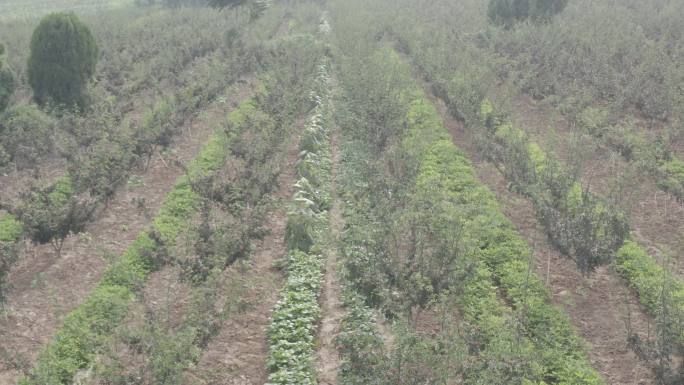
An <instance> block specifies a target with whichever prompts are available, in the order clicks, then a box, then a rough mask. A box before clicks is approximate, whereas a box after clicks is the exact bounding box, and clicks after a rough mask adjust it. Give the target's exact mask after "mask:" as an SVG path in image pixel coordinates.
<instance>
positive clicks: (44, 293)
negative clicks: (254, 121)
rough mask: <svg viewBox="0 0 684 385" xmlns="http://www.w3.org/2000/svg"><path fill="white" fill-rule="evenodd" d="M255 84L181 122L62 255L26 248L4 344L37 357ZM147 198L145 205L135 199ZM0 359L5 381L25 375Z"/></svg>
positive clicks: (1, 330)
mask: <svg viewBox="0 0 684 385" xmlns="http://www.w3.org/2000/svg"><path fill="white" fill-rule="evenodd" d="M251 92H252V86H251V84H250V85H243V86H241V87H239V88H235V92H233V93H232V94H231V95H229V98H230V100H232V101H233V102H232V103H231V104H222V103H214V104H213V105H212V106H210V107H209V108H208V109H207V110H206V111H203V112H202V115H200V116H199V117H197V118H194V119H193V120H192V122H191V123H190V124H188V125H187V126H186V127H184V129H183V131H182V133H181V134H180V135H178V137H177V138H175V140H174V142H173V144H172V145H171V146H170V150H169V151H168V153H169V154H171V155H167V156H166V158H163V157H162V155H160V154H155V156H154V157H153V158H152V161H151V163H150V165H149V168H148V169H147V171H146V172H144V173H143V172H140V173H138V175H136V177H137V179H139V181H140V183H137V185H138V186H137V187H135V188H131V187H126V186H124V187H122V188H121V189H120V190H119V191H117V193H116V195H115V196H114V198H113V199H112V201H111V203H110V204H109V207H108V208H107V209H106V210H104V212H103V213H102V214H101V216H100V217H99V218H98V219H97V220H95V221H94V222H92V223H91V224H89V225H88V227H87V229H86V231H85V232H84V233H82V234H79V235H75V236H71V237H69V238H67V239H66V240H65V242H64V247H63V249H62V257H61V258H58V257H57V256H56V255H55V252H54V251H53V249H52V248H51V246H49V245H39V246H28V247H27V248H26V250H25V251H24V253H23V255H22V258H21V259H20V261H19V262H18V263H17V264H16V265H15V266H14V268H13V269H12V271H11V272H10V276H9V282H10V284H11V285H12V289H11V291H10V293H9V295H8V300H7V308H8V311H7V312H6V314H4V315H3V316H2V317H0V340H2V348H4V349H5V350H6V351H7V352H9V353H11V355H12V356H13V357H14V358H17V357H19V359H20V360H22V361H24V362H26V363H28V364H29V365H30V364H31V363H33V362H34V361H35V359H36V357H37V355H38V353H39V352H40V350H41V348H42V347H43V346H44V345H45V344H46V343H47V342H48V341H49V340H50V339H51V337H52V335H53V334H54V332H55V331H56V330H57V329H58V328H59V327H60V325H61V324H62V321H63V319H64V317H65V316H66V315H67V314H68V313H69V312H70V311H71V310H73V309H74V308H75V307H77V306H78V305H79V304H80V303H81V302H82V301H83V300H84V299H85V298H86V296H87V295H88V293H89V292H90V291H91V290H92V289H93V287H94V286H95V285H96V284H97V282H99V280H100V278H101V275H102V273H103V271H104V270H105V268H106V267H107V266H108V265H109V264H110V263H111V261H112V260H113V259H115V258H117V257H118V256H119V255H120V254H121V253H122V252H123V251H125V250H126V249H127V248H128V247H129V246H130V244H131V243H132V242H133V241H134V240H135V238H136V237H137V235H138V234H139V233H140V232H141V231H142V230H144V229H145V228H146V227H147V226H148V225H149V224H150V223H151V218H154V216H155V214H156V213H157V211H158V209H159V207H160V206H161V203H162V202H163V199H164V197H165V196H166V194H167V193H168V192H169V191H170V190H171V188H172V187H173V185H174V183H175V181H176V179H177V178H178V177H179V176H181V175H182V174H183V172H184V171H183V169H182V168H181V167H178V166H177V165H176V161H179V162H180V163H187V162H189V161H190V160H192V159H193V158H195V156H196V155H197V154H198V153H199V151H200V149H201V148H202V145H203V144H204V143H205V142H206V140H207V139H208V138H209V136H210V135H211V134H212V132H213V131H214V129H216V128H217V126H218V123H219V122H221V121H222V120H223V119H224V118H225V115H226V112H227V111H228V110H230V109H231V108H232V107H233V106H235V105H236V104H237V103H238V102H239V101H241V100H242V99H245V98H247V97H248V96H249V94H251ZM140 200H144V207H143V208H141V207H140V206H139V205H138V204H137V203H136V201H140ZM6 361H7V360H3V359H2V358H0V384H5V383H7V384H9V383H14V382H16V379H17V378H18V376H19V375H20V373H19V372H18V371H17V370H15V369H13V368H12V367H11V366H12V365H11V363H9V362H6Z"/></svg>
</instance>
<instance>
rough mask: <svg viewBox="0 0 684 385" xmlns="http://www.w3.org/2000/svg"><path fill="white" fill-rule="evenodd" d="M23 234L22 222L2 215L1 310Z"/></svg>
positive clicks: (0, 257) (0, 252) (0, 259)
mask: <svg viewBox="0 0 684 385" xmlns="http://www.w3.org/2000/svg"><path fill="white" fill-rule="evenodd" d="M21 234H22V226H21V222H19V221H18V220H17V219H16V218H15V217H14V216H13V215H12V214H9V213H4V214H3V213H0V308H2V307H3V304H4V301H5V285H6V282H5V279H6V277H7V274H8V273H9V271H10V268H11V267H12V264H14V262H15V261H16V260H17V248H16V241H17V240H18V239H19V237H20V236H21Z"/></svg>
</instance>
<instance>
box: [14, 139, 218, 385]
mask: <svg viewBox="0 0 684 385" xmlns="http://www.w3.org/2000/svg"><path fill="white" fill-rule="evenodd" d="M225 140H226V138H225V134H224V133H223V132H222V131H217V132H216V133H215V134H214V136H213V137H212V138H211V140H210V141H209V142H208V144H207V145H206V147H205V148H203V149H202V151H201V152H200V154H199V155H198V157H197V159H196V160H194V161H193V162H192V163H191V164H190V165H189V168H188V175H192V176H193V177H200V176H202V175H205V174H207V173H211V172H213V171H215V170H216V169H218V168H219V167H221V165H222V164H223V162H224V160H225V156H226V152H227V150H228V148H227V146H225V145H223V144H224V141H225ZM59 196H62V197H65V196H69V194H68V193H67V191H61V193H60V194H57V193H55V194H54V195H53V196H52V199H53V200H57V199H58V197H59ZM62 199H63V198H62ZM198 206H199V195H197V194H196V193H195V192H193V191H192V188H191V187H190V184H189V181H188V176H182V177H180V178H179V180H178V181H177V182H176V185H175V186H174V188H173V190H171V192H170V193H169V194H168V195H167V197H166V199H165V200H164V203H163V204H162V207H161V209H160V210H159V214H158V215H157V217H156V218H155V221H154V224H153V228H152V229H151V230H146V231H144V232H143V233H141V234H140V235H139V236H138V238H137V239H136V241H135V242H134V243H133V244H132V245H131V246H130V247H129V248H128V249H127V250H126V251H125V252H124V253H123V255H122V256H121V258H120V259H119V260H118V261H117V262H116V263H115V264H114V265H113V266H111V267H110V268H109V269H107V271H105V273H104V276H103V278H102V281H101V282H100V285H99V286H98V288H97V289H96V290H95V291H94V292H93V293H92V294H91V295H90V297H89V298H88V299H87V300H86V302H85V303H84V304H83V305H81V306H80V307H78V308H77V309H76V310H74V311H73V312H72V313H71V314H70V315H69V316H68V317H67V319H66V320H65V323H64V326H63V327H62V329H61V330H60V331H59V332H58V334H57V336H56V337H55V339H54V340H53V341H52V342H51V343H50V344H49V345H48V347H47V349H46V350H45V351H44V352H43V353H42V354H41V355H40V357H39V359H38V363H37V364H36V367H35V368H34V369H33V370H32V371H31V373H30V375H29V376H28V377H26V378H24V379H23V380H22V385H23V384H26V385H28V384H36V385H37V384H41V385H57V384H69V383H71V380H72V379H73V376H74V374H75V373H76V371H77V370H79V369H83V368H86V367H88V366H89V365H90V364H91V363H92V360H93V359H94V353H95V352H96V351H98V350H99V349H100V348H101V347H102V345H103V343H104V340H105V338H106V337H107V335H108V334H109V333H110V332H111V331H112V330H113V328H114V327H115V326H116V325H117V324H118V323H119V322H120V321H121V319H122V318H123V316H124V315H125V314H126V311H127V309H128V302H129V300H130V299H131V298H132V296H133V290H135V289H136V288H137V287H138V286H139V285H140V284H141V283H142V282H144V281H145V279H146V278H147V277H148V276H149V274H150V273H151V272H152V271H153V270H154V269H157V268H159V267H160V266H161V264H163V263H164V262H165V261H167V260H168V250H167V249H166V247H167V245H168V244H173V243H174V242H175V241H176V238H177V236H178V235H179V234H180V232H181V231H182V230H183V229H184V228H185V227H186V224H187V221H188V220H189V219H190V217H191V216H192V214H194V213H195V212H196V210H197V208H198ZM105 294H106V296H107V297H106V298H107V301H105V300H104V299H103V296H104V295H105ZM109 297H111V298H109ZM112 304H115V305H116V306H112Z"/></svg>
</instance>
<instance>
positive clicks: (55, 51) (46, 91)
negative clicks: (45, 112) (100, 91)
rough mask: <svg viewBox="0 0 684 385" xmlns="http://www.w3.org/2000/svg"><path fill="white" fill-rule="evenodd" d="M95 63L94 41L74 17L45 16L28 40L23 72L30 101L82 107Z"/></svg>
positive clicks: (57, 14) (96, 55)
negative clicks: (26, 65) (31, 98)
mask: <svg viewBox="0 0 684 385" xmlns="http://www.w3.org/2000/svg"><path fill="white" fill-rule="evenodd" d="M97 59H98V48H97V44H96V43H95V39H94V38H93V36H92V35H91V34H90V30H89V29H88V27H87V26H86V25H85V24H83V23H82V22H81V21H80V20H79V19H78V18H77V17H76V15H75V14H74V13H53V14H50V15H48V16H45V17H44V18H43V19H42V20H41V22H40V24H39V25H38V27H36V29H35V31H33V36H32V37H31V55H30V57H29V59H28V70H27V72H28V80H29V84H30V85H31V87H32V88H33V98H34V99H35V101H36V102H37V103H38V104H41V105H43V104H45V103H48V102H53V103H55V104H57V105H65V106H67V107H73V106H74V105H77V106H79V107H83V106H84V105H85V104H86V96H85V95H84V89H85V86H86V84H87V82H88V81H89V80H90V78H92V76H93V75H94V74H95V65H96V64H97Z"/></svg>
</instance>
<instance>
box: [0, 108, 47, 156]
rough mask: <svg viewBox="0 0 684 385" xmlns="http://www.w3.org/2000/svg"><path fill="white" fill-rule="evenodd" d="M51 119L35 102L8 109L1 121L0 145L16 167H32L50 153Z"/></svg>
mask: <svg viewBox="0 0 684 385" xmlns="http://www.w3.org/2000/svg"><path fill="white" fill-rule="evenodd" d="M53 125H54V121H53V119H51V118H50V117H49V116H48V115H46V114H45V113H43V112H42V111H40V110H39V109H38V108H36V107H35V106H34V105H20V106H16V107H12V108H10V109H9V110H7V111H6V112H5V114H4V116H3V118H2V122H0V144H2V147H4V148H5V151H7V153H8V154H9V155H10V159H11V160H12V161H13V162H14V163H15V164H16V166H17V168H19V169H23V168H27V167H32V166H33V165H35V163H36V162H37V161H38V160H40V159H41V158H43V157H45V156H47V155H49V154H50V153H52V147H53V138H52V127H53Z"/></svg>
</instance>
